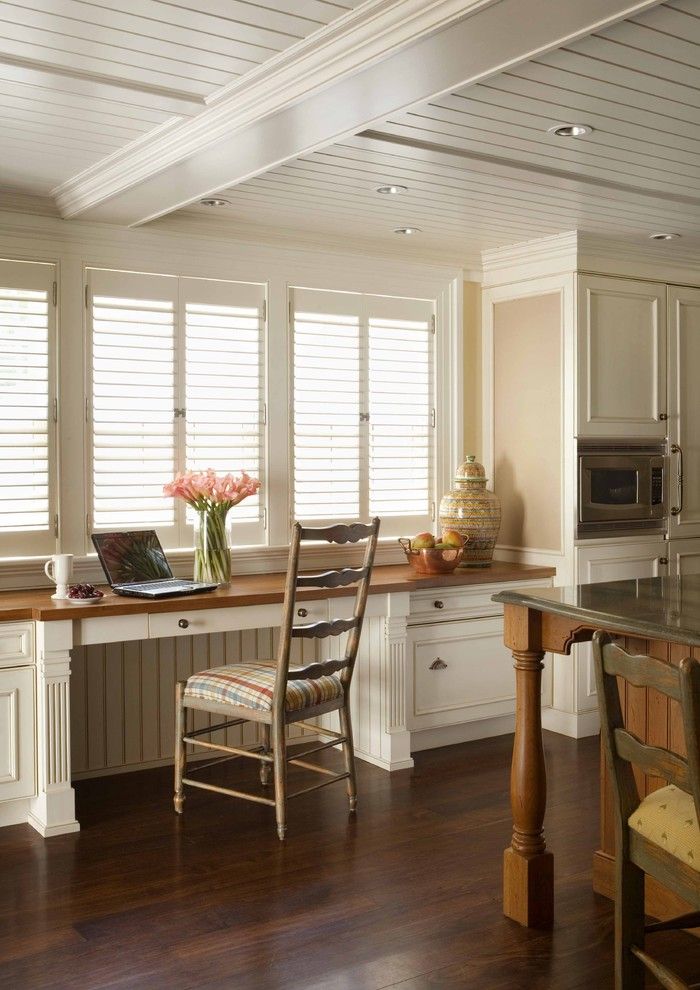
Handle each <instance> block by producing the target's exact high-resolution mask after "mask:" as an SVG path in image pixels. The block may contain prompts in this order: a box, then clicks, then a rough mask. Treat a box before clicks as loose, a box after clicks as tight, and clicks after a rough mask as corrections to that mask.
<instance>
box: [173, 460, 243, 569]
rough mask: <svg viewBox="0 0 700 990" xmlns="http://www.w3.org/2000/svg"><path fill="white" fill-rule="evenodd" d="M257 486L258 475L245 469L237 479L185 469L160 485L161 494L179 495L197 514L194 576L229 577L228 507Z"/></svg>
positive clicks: (228, 475)
mask: <svg viewBox="0 0 700 990" xmlns="http://www.w3.org/2000/svg"><path fill="white" fill-rule="evenodd" d="M259 489H260V482H259V481H258V479H257V478H251V477H250V475H248V474H246V473H245V471H243V472H241V474H240V476H239V477H238V478H236V477H234V475H232V474H225V475H223V476H221V477H220V476H219V475H217V473H216V471H213V470H212V469H211V468H208V469H207V470H206V471H185V472H184V473H181V474H178V475H176V477H175V478H174V479H173V481H171V482H169V484H167V485H164V486H163V494H164V495H168V496H170V497H171V498H181V499H182V500H183V501H184V502H187V504H188V505H191V506H192V508H193V509H194V510H195V511H196V513H197V520H198V526H197V528H196V534H195V550H194V579H195V581H206V582H211V583H214V582H215V583H217V584H228V583H229V582H230V580H231V547H230V544H229V540H228V536H227V534H226V517H227V515H228V511H229V509H230V508H231V507H232V506H234V505H238V503H239V502H242V501H243V499H244V498H247V497H248V496H249V495H255V494H256V493H257V492H258V491H259Z"/></svg>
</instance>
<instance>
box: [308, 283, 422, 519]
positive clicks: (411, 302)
mask: <svg viewBox="0 0 700 990" xmlns="http://www.w3.org/2000/svg"><path fill="white" fill-rule="evenodd" d="M293 301H294V372H293V379H294V451H293V454H294V472H293V477H294V515H295V517H296V518H297V519H301V520H302V521H304V522H306V523H307V524H308V523H328V522H332V521H335V520H348V519H356V518H358V517H365V518H366V517H369V516H374V515H378V516H380V517H381V518H382V520H383V522H382V535H383V536H400V535H410V534H411V533H412V532H413V533H416V532H418V531H419V530H420V529H427V528H430V527H431V526H432V519H431V510H432V504H431V503H432V502H433V500H434V497H435V496H434V490H435V480H434V479H435V470H434V453H433V451H434V446H435V430H434V429H433V426H434V423H433V401H434V400H433V388H434V386H433V350H434V343H433V341H434V338H433V334H432V312H433V305H432V303H431V302H429V301H427V300H420V299H405V298H392V297H388V296H368V295H356V294H351V293H343V292H327V291H323V290H313V289H295V290H294V295H293Z"/></svg>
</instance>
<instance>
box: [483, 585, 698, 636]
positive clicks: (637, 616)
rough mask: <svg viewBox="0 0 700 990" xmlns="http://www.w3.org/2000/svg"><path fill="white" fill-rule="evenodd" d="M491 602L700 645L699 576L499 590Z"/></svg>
mask: <svg viewBox="0 0 700 990" xmlns="http://www.w3.org/2000/svg"><path fill="white" fill-rule="evenodd" d="M493 601H495V602H503V603H505V604H510V605H526V606H527V607H528V608H532V609H535V610H536V611H538V612H552V613H554V614H556V615H565V616H568V617H570V618H574V619H577V620H579V621H580V622H581V623H582V624H585V625H588V626H591V627H592V628H593V629H606V630H609V631H610V632H626V633H630V634H631V635H638V636H640V637H642V638H644V639H664V640H671V641H672V642H674V643H685V644H687V645H689V646H700V575H698V574H693V575H687V576H685V577H658V578H639V579H638V580H633V581H606V582H603V583H601V584H579V585H575V586H573V587H565V588H541V589H539V588H536V589H533V590H531V591H529V590H523V591H501V592H499V594H497V595H494V596H493Z"/></svg>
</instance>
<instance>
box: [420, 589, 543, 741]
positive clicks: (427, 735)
mask: <svg viewBox="0 0 700 990" xmlns="http://www.w3.org/2000/svg"><path fill="white" fill-rule="evenodd" d="M551 583H552V582H551V580H545V581H542V580H539V581H531V582H525V583H518V584H517V585H513V584H509V585H508V586H507V587H509V588H515V587H517V588H518V590H521V589H525V588H528V587H530V588H534V587H540V588H541V587H548V586H550V585H551ZM503 587H504V586H502V585H482V586H481V587H473V588H471V589H464V588H442V589H433V590H431V591H429V592H428V591H420V592H416V593H414V594H413V595H411V610H410V615H409V619H408V636H407V659H406V664H407V671H406V674H407V677H406V682H407V684H406V687H407V691H406V693H407V698H406V728H407V729H408V730H409V731H410V732H411V749H412V750H418V749H426V748H430V747H432V746H440V745H449V744H450V743H452V742H457V741H459V738H460V737H458V735H455V733H456V732H457V730H458V728H459V727H461V728H462V733H461V738H462V739H464V740H466V739H479V738H481V737H485V736H490V735H497V734H499V732H501V733H502V732H510V731H512V721H511V717H512V716H513V714H514V712H515V677H514V674H513V657H512V654H511V652H510V650H508V649H507V648H506V647H505V646H504V645H503V606H502V605H499V604H497V603H496V602H493V601H492V600H491V597H492V596H493V595H494V594H496V593H497V592H498V591H500V590H502V588H503ZM543 682H544V687H543V704H544V705H549V704H551V676H550V672H549V670H548V671H546V676H545V677H544V679H543Z"/></svg>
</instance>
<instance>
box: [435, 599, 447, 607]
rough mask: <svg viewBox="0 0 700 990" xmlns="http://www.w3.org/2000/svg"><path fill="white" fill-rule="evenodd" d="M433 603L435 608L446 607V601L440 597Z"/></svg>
mask: <svg viewBox="0 0 700 990" xmlns="http://www.w3.org/2000/svg"><path fill="white" fill-rule="evenodd" d="M433 605H434V606H435V608H444V607H445V603H444V602H441V601H440V599H438V600H437V601H436V602H433Z"/></svg>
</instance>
